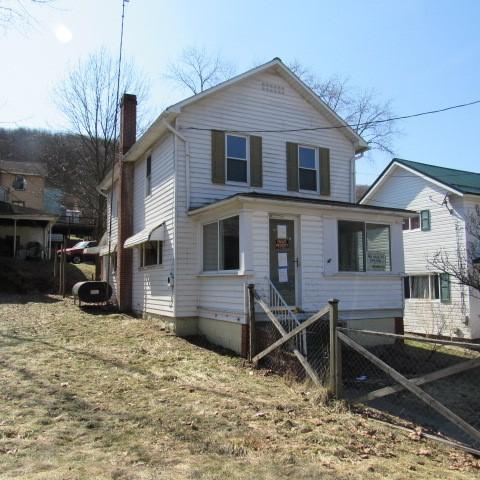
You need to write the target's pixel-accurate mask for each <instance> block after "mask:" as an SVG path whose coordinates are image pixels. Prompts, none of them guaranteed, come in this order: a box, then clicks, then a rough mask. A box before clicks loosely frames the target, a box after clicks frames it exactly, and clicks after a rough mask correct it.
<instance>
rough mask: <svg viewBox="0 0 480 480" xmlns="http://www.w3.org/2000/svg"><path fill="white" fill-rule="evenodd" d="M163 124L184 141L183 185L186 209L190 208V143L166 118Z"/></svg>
mask: <svg viewBox="0 0 480 480" xmlns="http://www.w3.org/2000/svg"><path fill="white" fill-rule="evenodd" d="M163 123H164V124H165V126H166V127H167V128H168V130H170V131H171V132H172V133H173V134H174V135H175V136H176V137H177V138H179V139H180V140H181V141H182V142H184V143H185V186H186V190H187V191H186V206H187V208H186V210H187V212H188V210H189V209H190V145H189V143H188V141H187V139H186V138H185V137H184V136H183V135H182V134H181V133H180V132H179V131H178V130H177V129H176V128H174V127H172V126H171V125H170V123H168V122H167V121H166V120H163Z"/></svg>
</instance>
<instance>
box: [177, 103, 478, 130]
mask: <svg viewBox="0 0 480 480" xmlns="http://www.w3.org/2000/svg"><path fill="white" fill-rule="evenodd" d="M478 103H480V100H474V101H472V102H467V103H461V104H458V105H451V106H449V107H443V108H437V109H435V110H428V111H426V112H419V113H412V114H410V115H401V116H398V117H390V118H384V119H382V120H372V121H371V122H360V123H350V124H344V125H332V126H328V127H303V128H285V129H278V130H277V129H274V130H269V129H257V130H221V129H220V131H223V132H225V133H288V132H312V131H317V130H335V129H340V128H352V129H354V130H355V129H357V128H359V127H364V126H367V125H377V124H381V123H388V122H393V121H395V120H406V119H409V118H415V117H422V116H424V115H433V114H436V113H442V112H446V111H448V110H455V109H457V108H464V107H469V106H471V105H476V104H478ZM185 129H186V130H199V131H210V130H212V129H211V128H205V127H185Z"/></svg>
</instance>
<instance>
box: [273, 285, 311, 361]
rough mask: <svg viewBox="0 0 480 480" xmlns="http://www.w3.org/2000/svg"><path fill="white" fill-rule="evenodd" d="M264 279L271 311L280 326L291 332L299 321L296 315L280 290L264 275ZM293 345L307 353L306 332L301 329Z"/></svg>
mask: <svg viewBox="0 0 480 480" xmlns="http://www.w3.org/2000/svg"><path fill="white" fill-rule="evenodd" d="M265 280H267V281H268V285H269V288H268V292H269V293H268V302H269V306H270V309H271V311H272V313H274V314H275V316H276V317H277V319H278V321H279V322H280V324H281V325H282V327H283V328H284V329H285V330H286V331H287V333H288V332H291V331H292V330H293V329H295V328H296V327H298V326H299V325H300V324H301V322H300V320H298V318H297V316H296V315H295V313H294V312H293V310H292V308H291V307H289V306H288V304H287V302H286V301H285V300H284V298H283V297H282V295H281V294H280V292H279V291H278V290H277V289H276V288H275V285H274V284H273V283H272V281H271V280H270V279H269V278H268V277H265ZM294 342H295V345H296V347H297V348H298V350H299V351H300V352H301V353H302V354H303V355H305V356H306V355H307V336H306V332H305V331H302V332H301V333H300V334H299V335H297V336H296V337H295V339H294Z"/></svg>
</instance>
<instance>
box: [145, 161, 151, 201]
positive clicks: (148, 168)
mask: <svg viewBox="0 0 480 480" xmlns="http://www.w3.org/2000/svg"><path fill="white" fill-rule="evenodd" d="M151 193H152V156H151V155H149V156H148V158H147V165H146V170H145V196H146V197H148V196H149V195H150V194H151Z"/></svg>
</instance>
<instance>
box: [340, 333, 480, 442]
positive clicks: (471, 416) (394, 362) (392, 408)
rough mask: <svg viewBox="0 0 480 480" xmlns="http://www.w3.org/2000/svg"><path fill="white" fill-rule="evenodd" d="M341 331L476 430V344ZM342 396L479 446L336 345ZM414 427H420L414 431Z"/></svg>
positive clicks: (479, 364) (479, 397)
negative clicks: (340, 372)
mask: <svg viewBox="0 0 480 480" xmlns="http://www.w3.org/2000/svg"><path fill="white" fill-rule="evenodd" d="M339 330H340V331H342V330H343V333H345V334H346V335H347V336H348V337H349V338H351V339H352V340H354V341H355V342H357V343H358V344H360V345H362V346H363V347H364V348H365V349H366V350H367V351H368V352H370V353H371V354H373V355H374V356H375V357H376V358H378V359H380V360H381V361H382V362H384V363H385V364H386V365H387V366H388V367H391V368H393V369H394V370H395V371H397V372H398V373H400V374H401V375H403V376H404V377H406V378H407V379H409V380H410V381H412V383H414V384H415V385H417V386H418V387H419V388H420V389H421V390H422V391H423V392H425V393H427V394H428V395H429V396H430V397H433V398H434V399H435V400H437V401H438V402H440V403H441V404H442V405H443V406H445V407H446V408H447V409H449V410H450V411H451V412H452V413H453V414H454V415H455V416H458V417H459V418H460V419H461V420H463V421H465V422H466V423H468V424H469V425H470V426H472V427H473V428H474V429H476V430H478V431H480V385H479V380H480V345H478V346H477V347H474V346H462V345H459V344H458V343H459V342H452V344H445V343H443V342H442V343H440V342H441V341H437V342H438V343H437V342H435V341H432V339H422V338H415V339H413V338H412V337H408V336H403V337H402V336H389V335H388V334H387V335H382V334H381V333H380V332H368V331H352V330H345V329H341V328H340V329H339ZM342 380H343V395H344V397H345V398H346V399H347V400H349V401H350V402H351V403H354V404H356V405H357V406H360V408H361V409H362V410H363V412H364V413H367V414H370V415H372V416H375V417H376V418H379V419H384V420H386V421H389V422H393V423H397V424H400V425H402V426H409V427H412V428H417V432H419V431H423V432H425V433H430V434H433V435H438V436H441V437H444V438H447V439H451V440H453V441H456V442H460V443H462V444H465V445H468V446H470V447H472V448H475V449H480V441H479V440H478V438H474V437H473V436H472V435H471V434H469V433H467V432H466V431H465V430H464V429H463V428H461V426H460V425H459V423H458V422H456V421H455V420H451V419H447V418H446V417H445V416H444V415H442V414H440V413H439V412H438V411H437V410H436V409H435V408H433V407H432V405H431V404H429V403H428V401H424V400H421V399H420V398H419V397H418V396H417V395H415V394H414V393H412V392H410V391H408V390H406V389H405V388H403V387H402V386H401V385H400V384H399V383H398V382H396V381H395V380H394V379H393V378H392V376H391V375H389V374H388V373H386V371H385V370H384V369H381V368H379V367H378V366H376V365H375V364H374V363H372V361H370V360H369V359H368V358H366V357H365V356H364V355H362V354H361V353H359V352H358V351H356V350H354V349H352V348H350V347H349V346H347V345H345V344H343V345H342ZM418 427H420V428H421V430H418Z"/></svg>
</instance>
